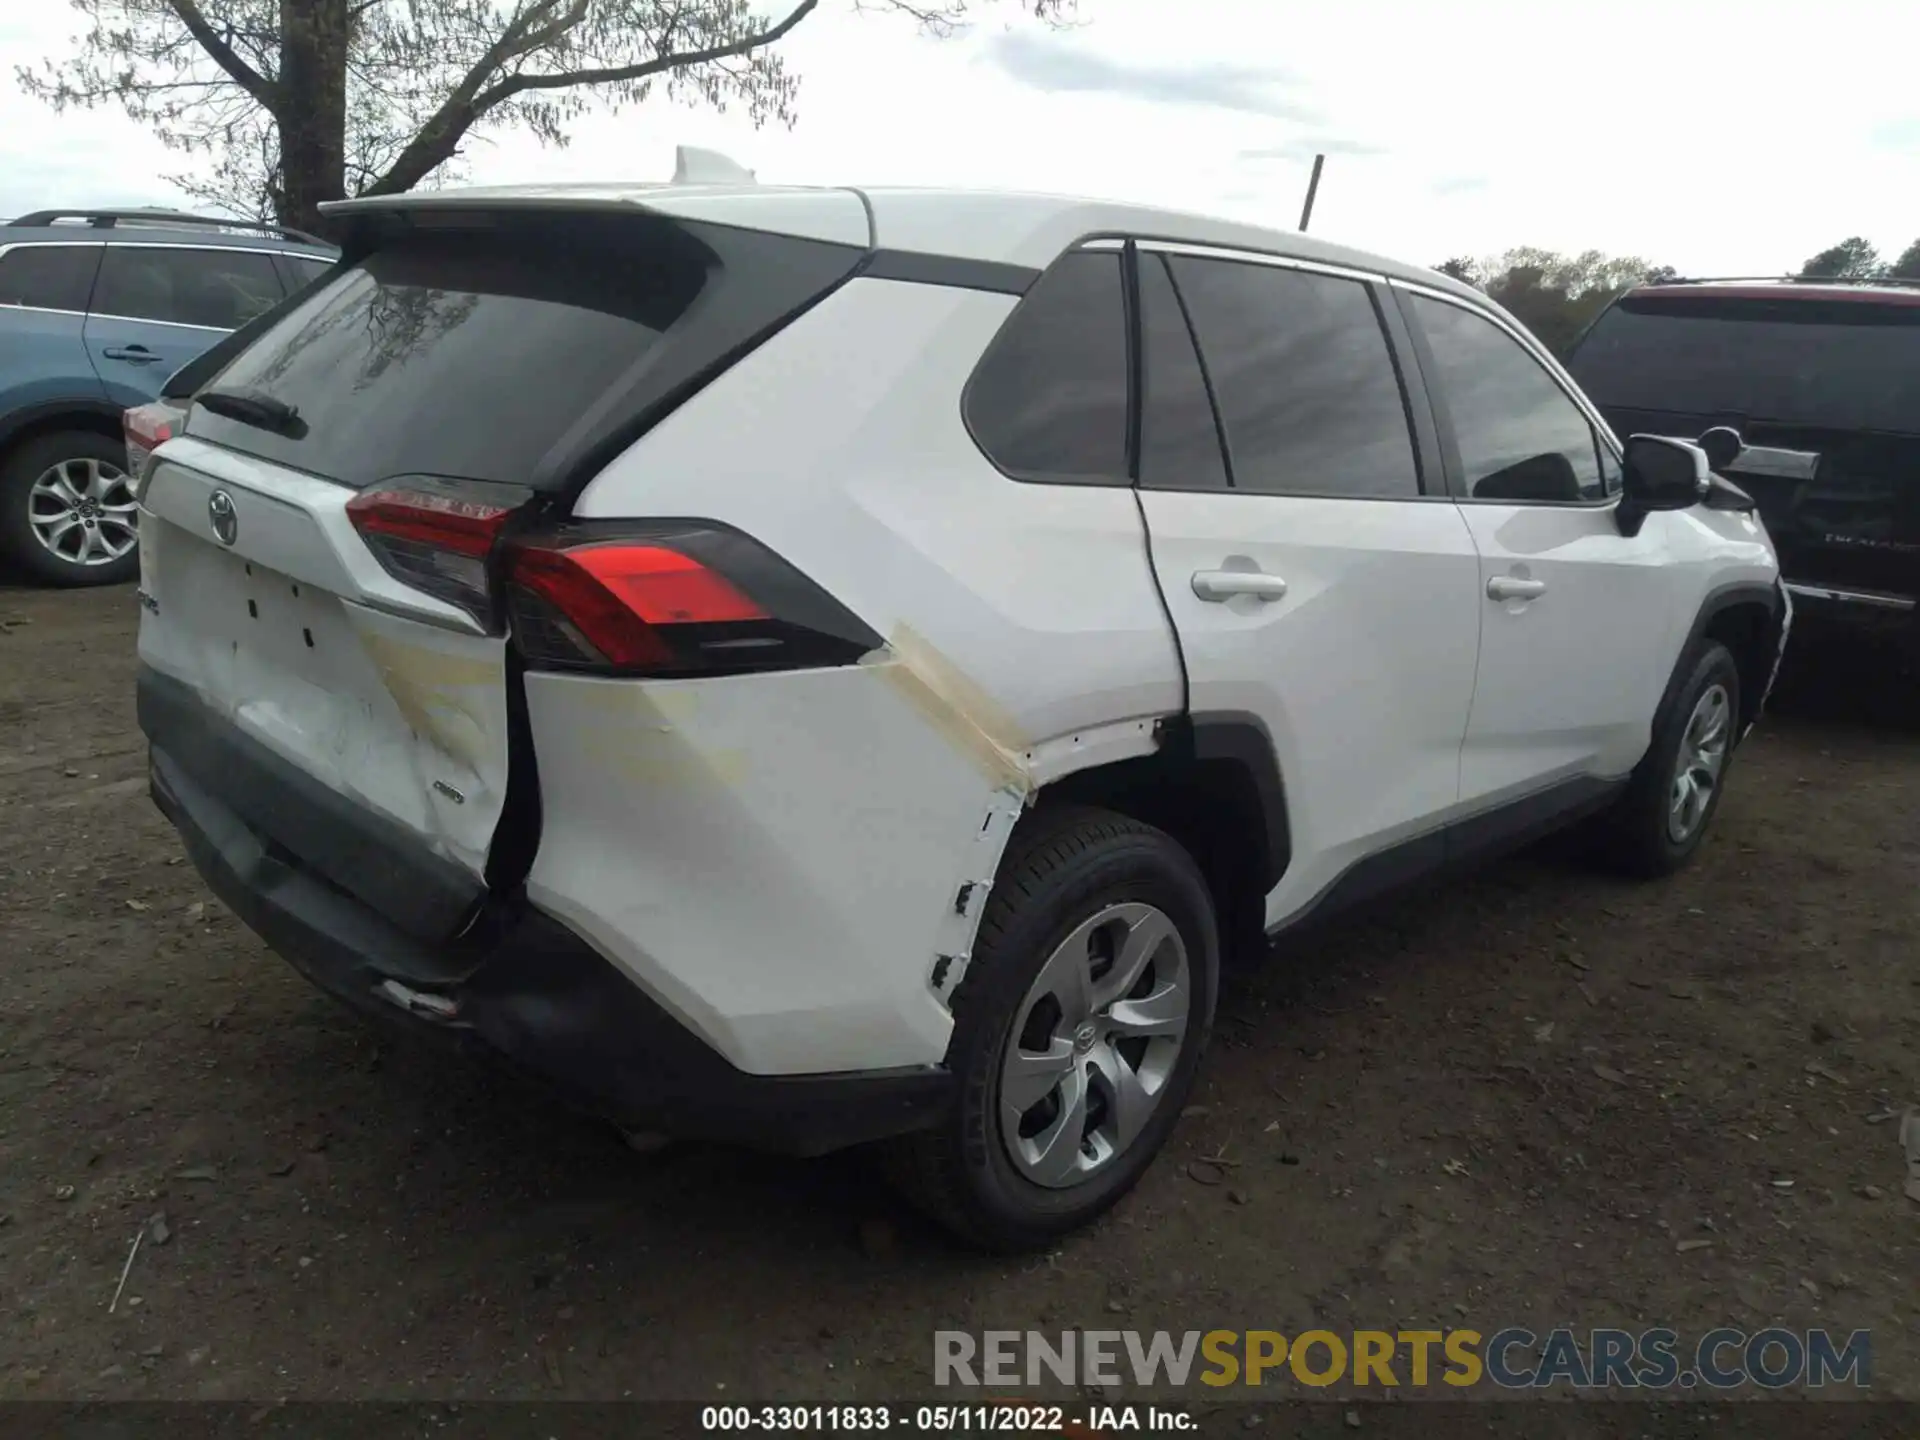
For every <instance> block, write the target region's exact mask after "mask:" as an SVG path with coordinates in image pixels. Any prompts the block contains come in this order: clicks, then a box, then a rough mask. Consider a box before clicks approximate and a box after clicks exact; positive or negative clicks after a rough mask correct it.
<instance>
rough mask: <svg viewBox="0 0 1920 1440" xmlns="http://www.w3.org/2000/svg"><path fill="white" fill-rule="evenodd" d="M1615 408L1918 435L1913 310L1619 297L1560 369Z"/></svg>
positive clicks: (1754, 299)
mask: <svg viewBox="0 0 1920 1440" xmlns="http://www.w3.org/2000/svg"><path fill="white" fill-rule="evenodd" d="M1568 369H1569V370H1570V371H1572V373H1573V377H1574V378H1575V379H1576V380H1578V381H1579V382H1580V385H1581V387H1582V388H1583V389H1584V390H1585V391H1586V392H1587V394H1588V395H1590V396H1592V397H1593V400H1594V401H1595V403H1596V404H1599V405H1603V406H1608V407H1616V406H1617V407H1619V408H1621V409H1625V410H1643V411H1655V412H1659V411H1669V412H1674V413H1679V414H1686V415H1714V416H1724V417H1726V418H1727V419H1729V420H1732V421H1734V422H1736V423H1737V422H1739V421H1740V420H1743V419H1750V420H1770V421H1773V422H1775V423H1778V424H1787V425H1808V426H1817V427H1821V428H1827V429H1836V430H1891V431H1896V432H1900V433H1904V434H1908V435H1912V434H1920V305H1915V304H1912V303H1906V304H1899V303H1886V302H1875V301H1872V300H1866V299H1852V300H1847V299H1838V300H1826V299H1810V298H1798V297H1796V298H1786V297H1768V296H1745V295H1731V296H1719V295H1703V296H1688V295H1684V294H1664V295H1663V294H1654V295H1647V296H1628V297H1627V298H1626V299H1624V300H1622V301H1620V302H1619V303H1618V304H1617V305H1615V306H1614V307H1613V308H1612V309H1611V310H1609V311H1607V313H1606V314H1605V315H1603V316H1601V317H1600V319H1599V321H1598V322H1597V323H1596V324H1595V325H1594V327H1593V329H1592V330H1591V331H1589V332H1588V334H1587V336H1586V338H1585V339H1584V340H1583V341H1581V343H1580V347H1579V349H1578V350H1576V351H1575V352H1574V356H1573V359H1572V360H1571V361H1570V362H1569V364H1568Z"/></svg>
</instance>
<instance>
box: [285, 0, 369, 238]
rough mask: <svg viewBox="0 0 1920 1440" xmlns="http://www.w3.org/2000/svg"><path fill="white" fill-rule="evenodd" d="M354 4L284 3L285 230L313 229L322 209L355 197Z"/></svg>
mask: <svg viewBox="0 0 1920 1440" xmlns="http://www.w3.org/2000/svg"><path fill="white" fill-rule="evenodd" d="M348 6H349V0H280V84H279V90H280V94H279V105H278V108H277V109H276V111H275V114H274V120H275V122H276V123H277V124H278V126H279V130H280V177H279V184H278V185H277V186H276V187H275V189H274V195H273V199H274V209H275V211H276V212H277V214H278V217H279V220H280V223H281V224H282V225H294V226H298V227H299V228H300V229H303V230H311V229H312V228H313V227H314V226H315V225H317V224H318V223H319V221H320V205H321V202H323V201H326V200H340V199H343V198H345V196H346V193H347V47H348V44H349V41H350V40H351V35H350V33H349V31H350V22H349V19H348Z"/></svg>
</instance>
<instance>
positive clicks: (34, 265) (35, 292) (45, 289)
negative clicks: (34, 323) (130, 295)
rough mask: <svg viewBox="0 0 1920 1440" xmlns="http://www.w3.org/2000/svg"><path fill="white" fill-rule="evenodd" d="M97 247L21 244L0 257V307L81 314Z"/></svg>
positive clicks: (96, 259)
mask: <svg viewBox="0 0 1920 1440" xmlns="http://www.w3.org/2000/svg"><path fill="white" fill-rule="evenodd" d="M99 264H100V247H99V246H98V245H21V246H17V247H16V248H14V249H12V250H9V251H7V253H6V254H5V255H0V305H22V306H26V307H29V308H31V309H34V310H72V311H75V312H80V313H84V312H85V310H86V308H87V294H88V292H89V291H91V290H92V289H93V272H94V271H95V269H97V268H98V267H99Z"/></svg>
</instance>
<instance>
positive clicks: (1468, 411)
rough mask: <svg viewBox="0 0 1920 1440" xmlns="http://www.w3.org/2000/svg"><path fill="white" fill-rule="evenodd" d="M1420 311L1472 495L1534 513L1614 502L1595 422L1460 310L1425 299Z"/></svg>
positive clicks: (1494, 331)
mask: <svg viewBox="0 0 1920 1440" xmlns="http://www.w3.org/2000/svg"><path fill="white" fill-rule="evenodd" d="M1413 308H1414V311H1415V313H1416V314H1418V315H1419V317H1420V327H1421V329H1423V330H1424V331H1425V332H1426V336H1427V345H1428V348H1429V349H1431V350H1432V352H1433V361H1434V368H1435V370H1436V371H1437V372H1438V373H1437V374H1435V375H1434V376H1433V377H1431V378H1432V379H1433V380H1434V381H1435V384H1436V388H1437V389H1438V390H1439V392H1440V398H1441V401H1442V402H1443V403H1444V405H1445V407H1446V412H1447V415H1448V417H1449V418H1450V419H1451V421H1452V424H1453V435H1454V442H1455V444H1456V445H1457V446H1458V447H1459V451H1460V469H1461V478H1462V480H1463V482H1464V484H1465V486H1466V492H1467V494H1468V495H1470V496H1472V497H1473V498H1474V499H1475V500H1506V501H1514V502H1523V503H1534V504H1579V503H1581V502H1583V501H1594V500H1600V499H1603V498H1605V496H1606V493H1607V492H1606V483H1605V481H1604V480H1603V479H1602V478H1601V474H1600V446H1599V440H1598V438H1597V436H1596V435H1595V433H1594V429H1593V426H1592V424H1591V423H1589V422H1588V420H1587V417H1586V413H1585V412H1584V411H1583V410H1581V409H1580V407H1579V406H1578V405H1576V404H1574V402H1573V399H1572V397H1570V396H1569V395H1568V394H1567V392H1566V391H1565V390H1563V389H1561V388H1560V384H1559V382H1558V381H1556V380H1555V379H1554V378H1553V376H1551V375H1550V374H1548V373H1547V371H1546V370H1545V369H1544V368H1543V367H1542V366H1541V364H1540V362H1539V361H1538V360H1536V359H1534V358H1533V356H1532V355H1530V354H1528V353H1527V351H1526V349H1525V348H1524V347H1523V346H1522V345H1521V344H1520V342H1519V341H1517V340H1515V339H1514V338H1513V337H1512V336H1511V335H1509V334H1507V332H1506V331H1504V330H1502V329H1501V328H1500V327H1499V326H1498V325H1495V324H1494V323H1493V322H1492V321H1491V320H1488V319H1485V318H1483V317H1482V316H1479V315H1475V314H1473V313H1472V312H1471V311H1469V310H1466V309H1463V308H1462V307H1461V306H1458V305H1449V304H1447V303H1446V302H1444V301H1440V300H1429V299H1427V298H1426V297H1424V296H1420V295H1416V296H1414V297H1413Z"/></svg>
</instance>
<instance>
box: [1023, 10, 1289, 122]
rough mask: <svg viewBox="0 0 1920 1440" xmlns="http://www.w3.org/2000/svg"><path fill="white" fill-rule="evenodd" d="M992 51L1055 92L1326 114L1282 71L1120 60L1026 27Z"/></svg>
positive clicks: (1029, 80) (1283, 114)
mask: <svg viewBox="0 0 1920 1440" xmlns="http://www.w3.org/2000/svg"><path fill="white" fill-rule="evenodd" d="M985 49H986V53H987V58H988V59H989V60H990V61H991V62H992V63H993V64H995V65H997V66H999V67H1000V68H1001V69H1002V70H1004V71H1006V73H1007V74H1008V75H1010V76H1012V77H1013V79H1015V80H1017V81H1019V82H1020V83H1021V84H1022V85H1026V86H1029V87H1031V88H1032V89H1035V90H1042V91H1046V92H1048V93H1050V94H1099V95H1119V96H1123V97H1125V98H1127V99H1130V100H1146V101H1150V102H1153V103H1155V104H1160V105H1205V106H1212V107H1214V108H1216V109H1220V110H1238V111H1242V112H1244V113H1246V114H1250V115H1268V116H1272V117H1274V118H1276V119H1281V120H1307V121H1311V120H1314V119H1316V118H1318V115H1319V112H1318V111H1317V110H1315V109H1314V108H1313V106H1311V105H1309V104H1307V103H1306V102H1305V101H1304V100H1301V99H1299V98H1298V96H1297V92H1298V91H1299V89H1300V82H1299V81H1298V80H1297V79H1295V78H1294V77H1293V76H1291V75H1289V74H1287V73H1286V72H1284V71H1281V70H1273V69H1261V68H1258V67H1255V66H1249V65H1230V64H1223V63H1220V62H1217V61H1201V62H1196V63H1193V64H1186V65H1181V64H1160V63H1156V62H1153V61H1147V60H1141V61H1127V60H1115V59H1111V58H1109V57H1107V56H1104V55H1099V54H1095V53H1094V52H1093V51H1091V50H1087V49H1084V48H1082V47H1080V46H1077V45H1074V44H1072V43H1071V42H1069V41H1067V40H1064V39H1061V38H1059V37H1057V36H1051V35H1037V34H1032V33H1029V32H1026V31H1018V30H1015V31H1009V32H1006V33H1003V34H999V35H995V36H992V37H991V38H990V39H988V40H987V41H986V44H985ZM1289 92H1294V93H1289Z"/></svg>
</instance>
